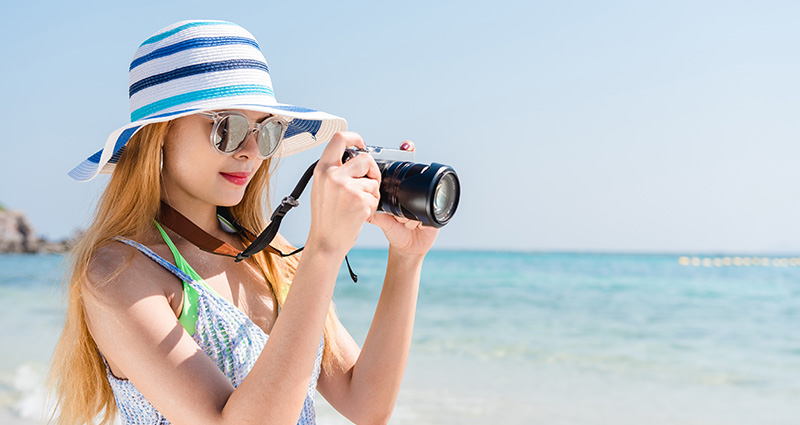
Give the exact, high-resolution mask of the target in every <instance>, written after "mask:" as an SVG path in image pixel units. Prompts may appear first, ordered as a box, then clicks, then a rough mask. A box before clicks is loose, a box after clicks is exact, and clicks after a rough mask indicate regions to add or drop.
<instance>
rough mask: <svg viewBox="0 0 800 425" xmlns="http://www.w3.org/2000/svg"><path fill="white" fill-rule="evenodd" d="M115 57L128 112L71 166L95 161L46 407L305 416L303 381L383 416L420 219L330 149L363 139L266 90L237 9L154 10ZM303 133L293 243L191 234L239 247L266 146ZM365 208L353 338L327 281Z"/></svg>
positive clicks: (274, 150) (348, 407)
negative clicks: (364, 251)
mask: <svg viewBox="0 0 800 425" xmlns="http://www.w3.org/2000/svg"><path fill="white" fill-rule="evenodd" d="M130 74H131V86H130V102H131V120H132V122H131V124H129V125H127V126H125V127H123V128H122V129H120V130H118V131H116V132H114V133H112V134H111V136H110V137H109V139H108V141H107V143H106V146H105V147H104V148H103V149H102V150H101V151H99V152H97V153H96V154H95V155H93V156H92V157H90V158H89V159H87V160H86V161H84V162H83V163H82V164H81V165H79V166H78V167H76V168H75V169H74V170H73V171H72V172H71V175H72V176H73V177H75V178H76V179H79V180H88V179H90V178H93V177H94V176H95V175H96V174H98V173H100V172H110V173H112V177H111V180H110V182H109V184H108V187H107V188H106V190H105V192H104V193H103V195H102V197H101V199H100V201H99V203H98V207H97V213H96V217H95V220H94V222H93V223H92V224H91V226H90V227H89V229H88V230H87V232H86V234H85V236H84V237H83V239H82V240H81V241H80V243H79V244H78V246H77V247H76V248H75V250H74V252H73V254H72V256H73V260H74V265H73V269H72V275H71V281H70V294H69V306H68V311H67V320H66V322H65V326H64V331H63V333H62V336H61V339H60V341H59V345H58V347H57V350H56V353H55V356H54V358H55V360H54V365H53V374H52V383H53V387H54V390H55V392H56V394H57V397H58V401H59V408H60V413H59V419H58V422H59V423H63V424H73V423H89V422H92V421H94V420H96V419H97V418H99V419H101V420H103V421H105V422H108V421H110V420H112V419H113V418H114V416H115V415H116V413H117V412H118V413H119V416H120V417H121V419H122V422H123V423H126V424H160V423H167V422H170V423H174V424H249V423H269V424H294V423H302V424H309V423H314V405H313V397H314V393H315V391H316V390H319V392H320V393H321V394H322V395H323V396H324V397H325V398H326V399H327V400H328V401H329V402H330V404H331V405H332V406H333V407H335V408H336V409H337V410H338V411H339V412H341V413H342V414H343V415H344V416H346V417H347V418H349V419H350V420H351V421H353V422H355V423H385V422H387V421H388V418H389V417H390V415H391V412H392V409H393V406H394V403H395V400H396V397H397V394H398V391H399V387H400V382H401V379H402V375H403V371H404V368H405V363H406V359H407V356H408V350H409V345H410V341H411V333H412V327H413V321H414V311H415V304H416V299H417V290H418V286H419V276H420V269H421V265H422V260H423V257H424V256H425V254H426V253H427V251H428V250H429V249H430V247H431V245H432V244H433V241H434V239H435V237H436V234H437V230H435V229H433V228H427V227H420V226H419V223H418V222H411V221H408V220H405V219H400V218H395V217H392V216H389V215H384V214H376V213H375V212H376V208H377V204H378V199H379V192H378V188H379V180H380V172H379V171H378V168H377V165H376V164H375V161H374V160H373V159H372V158H371V157H370V156H369V155H358V156H356V157H355V158H353V159H351V160H349V161H347V162H346V163H344V164H343V163H342V161H341V158H342V155H343V153H344V150H345V148H346V147H349V146H356V147H361V148H363V147H365V145H364V142H363V140H361V138H360V137H359V136H358V135H357V134H355V133H349V132H343V131H342V130H344V129H345V126H346V124H345V122H344V120H342V119H341V118H338V117H335V116H332V115H329V114H326V113H323V112H319V111H314V110H310V109H306V108H300V107H295V106H290V105H283V104H278V103H277V102H276V101H275V98H274V95H273V92H272V87H271V81H270V78H269V73H268V68H267V65H266V61H265V60H264V58H263V55H262V54H261V52H260V50H259V48H258V44H257V43H256V41H255V39H253V37H252V35H250V34H249V33H248V32H247V31H246V30H244V29H242V28H241V27H238V26H236V25H234V24H231V23H228V22H219V21H186V22H179V23H176V24H174V25H171V26H169V27H167V28H164V29H163V30H161V31H159V32H158V33H156V34H155V35H154V36H152V37H150V38H149V39H147V40H146V41H145V42H144V43H143V44H142V45H141V46H140V47H139V49H138V51H137V53H136V55H135V57H134V60H133V62H132V64H131V70H130ZM319 143H327V146H326V148H325V150H324V152H323V153H322V156H321V158H320V161H319V163H318V165H317V166H316V168H315V170H314V179H313V186H312V189H311V196H310V206H311V214H312V217H311V227H310V230H309V236H308V240H307V242H306V245H305V250H304V251H303V253H302V257H301V258H299V259H298V256H289V257H285V258H284V257H281V256H280V255H278V252H284V253H287V252H289V251H291V250H292V247H291V246H289V244H288V243H287V242H286V241H285V240H284V239H283V238H282V237H280V236H278V237H277V238H276V239H275V240H274V241H273V242H272V244H271V246H270V248H269V249H267V250H265V251H262V252H259V253H257V254H255V255H253V256H252V257H250V258H248V259H246V260H244V261H241V262H236V261H233V260H232V259H231V258H229V257H227V256H222V255H217V254H215V253H211V252H209V251H213V250H214V249H215V248H214V247H215V246H216V247H220V246H223V247H227V248H226V249H228V250H229V251H230V252H237V251H242V250H244V249H245V248H246V247H247V246H248V245H249V240H250V239H252V235H251V234H249V233H248V232H247V230H248V229H249V230H252V231H255V232H258V231H260V230H261V229H263V228H264V227H265V226H266V224H267V220H266V219H265V218H264V204H265V202H264V199H265V196H268V194H267V187H268V182H269V176H270V172H271V170H270V165H271V163H272V158H273V157H274V156H276V155H279V156H283V155H288V154H291V153H295V152H298V151H300V150H303V149H307V148H309V147H312V146H314V145H316V144H319ZM404 146H405V147H406V148H407V149H413V145H412V144H411V143H410V142H408V143H407V144H404ZM267 199H268V198H267ZM218 207H223V208H221V209H218ZM225 207H229V208H225ZM365 222H371V223H373V224H376V225H378V226H380V227H381V228H382V229H383V231H384V233H385V235H386V237H387V239H388V241H389V246H390V248H389V260H388V265H387V270H386V278H385V282H384V286H383V291H382V294H381V298H380V301H379V304H378V308H377V311H376V313H375V316H374V318H373V322H372V326H371V328H370V331H369V334H368V336H367V338H366V340H365V342H364V346H363V348H362V349H359V347H358V346H357V345H356V343H355V342H354V341H353V339H352V337H351V336H350V335H349V334H348V333H347V331H346V330H345V329H344V328H343V327H342V325H341V323H340V322H339V321H338V319H337V318H336V315H335V314H334V310H333V308H332V304H331V297H332V294H333V289H334V284H335V280H336V276H337V274H338V270H339V267H340V265H341V263H342V259H343V258H344V256H345V254H346V253H347V251H348V250H349V249H350V248H351V247H352V246H353V244H354V243H355V241H356V238H357V236H358V234H359V232H360V230H361V228H362V226H363V225H364V223H365ZM187 226H188V227H187ZM192 226H196V227H192ZM187 228H188V229H193V230H188V231H187V230H186V229H187ZM237 229H238V230H237ZM198 235H201V236H202V237H199V239H198ZM204 238H205V240H206V241H208V240H211V241H216V242H214V243H212V244H211V245H212V247H211V248H209V246H207V245H208V244H206V245H204V244H202V243H200V242H198V240H204ZM209 238H210V239H209ZM290 288H291V290H290Z"/></svg>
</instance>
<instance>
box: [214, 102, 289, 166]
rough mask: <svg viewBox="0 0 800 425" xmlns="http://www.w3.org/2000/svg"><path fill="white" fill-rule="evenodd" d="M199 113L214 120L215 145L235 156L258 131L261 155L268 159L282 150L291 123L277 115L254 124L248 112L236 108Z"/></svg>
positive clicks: (257, 137)
mask: <svg viewBox="0 0 800 425" xmlns="http://www.w3.org/2000/svg"><path fill="white" fill-rule="evenodd" d="M198 115H200V116H202V117H205V118H209V119H211V120H213V121H214V127H212V129H211V145H212V146H214V149H216V150H217V151H218V152H219V153H221V154H224V155H233V154H235V153H236V152H239V151H240V150H242V148H243V147H244V145H245V144H246V143H247V139H248V138H250V134H251V133H253V132H255V133H256V136H255V137H256V141H257V142H258V157H259V158H261V159H267V158H269V157H271V156H272V155H274V154H275V152H276V151H277V150H278V147H279V146H280V144H281V141H282V140H283V136H284V134H286V128H287V127H289V123H288V122H286V121H285V120H284V119H283V118H280V117H278V116H275V115H273V116H271V117H268V118H266V119H264V121H261V122H260V123H253V122H252V121H251V120H250V118H249V117H248V116H247V115H245V114H243V113H241V112H236V111H223V112H201V113H199V114H198Z"/></svg>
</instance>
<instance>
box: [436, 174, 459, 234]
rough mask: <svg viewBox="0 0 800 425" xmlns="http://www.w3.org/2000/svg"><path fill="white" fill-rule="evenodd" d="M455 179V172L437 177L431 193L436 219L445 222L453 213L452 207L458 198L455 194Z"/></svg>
mask: <svg viewBox="0 0 800 425" xmlns="http://www.w3.org/2000/svg"><path fill="white" fill-rule="evenodd" d="M457 184H458V183H457V180H456V178H455V174H453V173H446V174H444V175H443V176H442V178H441V179H439V182H438V183H437V184H436V189H435V190H434V195H433V216H434V217H435V218H436V221H438V222H440V223H446V222H447V221H449V220H450V217H451V216H452V214H453V207H454V206H455V204H456V201H457V200H458V195H457V194H456V192H457V190H458V188H457Z"/></svg>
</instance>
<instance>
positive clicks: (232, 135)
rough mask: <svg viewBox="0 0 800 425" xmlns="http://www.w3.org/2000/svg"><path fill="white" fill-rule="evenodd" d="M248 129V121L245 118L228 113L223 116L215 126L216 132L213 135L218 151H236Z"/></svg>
mask: <svg viewBox="0 0 800 425" xmlns="http://www.w3.org/2000/svg"><path fill="white" fill-rule="evenodd" d="M248 130H250V123H249V122H248V121H247V118H245V117H242V116H239V115H228V116H226V117H223V118H222V119H221V120H220V122H219V125H218V126H217V133H216V134H215V135H214V143H215V145H216V146H217V149H219V150H220V152H224V153H232V152H236V151H237V150H238V149H239V146H241V144H242V142H243V141H244V140H245V137H246V136H247V132H248Z"/></svg>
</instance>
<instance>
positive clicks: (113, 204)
mask: <svg viewBox="0 0 800 425" xmlns="http://www.w3.org/2000/svg"><path fill="white" fill-rule="evenodd" d="M170 126H171V123H170V122H164V123H155V124H150V125H147V126H145V127H144V128H142V129H141V130H140V131H138V132H137V133H136V134H135V135H134V136H133V137H131V139H130V141H129V142H128V143H127V145H126V147H125V150H124V152H123V154H122V156H121V157H120V159H119V162H118V163H117V166H116V168H115V170H114V173H113V174H112V176H111V181H110V182H109V184H108V186H107V187H106V189H105V191H104V192H103V194H102V196H101V197H100V199H99V201H98V204H97V210H96V214H95V219H94V221H93V222H92V223H91V224H90V225H89V228H88V229H87V230H86V232H84V233H83V236H82V237H81V239H80V240H79V241H78V243H77V244H76V246H75V247H74V248H73V249H72V251H71V252H70V255H69V260H70V268H71V274H70V275H68V276H67V277H66V279H67V280H68V286H69V296H68V300H67V315H66V320H65V322H64V329H63V330H62V332H61V337H60V338H59V341H58V345H57V346H56V349H55V352H54V354H53V363H52V367H51V370H50V379H49V384H50V388H51V390H52V392H53V394H54V396H55V398H56V402H57V406H58V417H57V419H55V421H56V423H58V424H60V425H72V424H85V423H94V422H95V421H99V423H101V424H107V423H110V422H111V421H113V419H114V417H115V415H116V409H117V407H116V403H115V401H114V394H113V392H112V390H111V385H110V384H109V382H108V378H107V376H106V366H105V363H104V362H103V359H102V358H101V356H100V351H99V349H98V347H97V345H96V344H95V342H94V340H93V339H92V336H91V334H90V333H89V328H88V327H87V325H86V317H85V313H84V309H83V302H84V297H83V295H84V291H85V290H86V288H85V285H86V283H87V272H88V269H89V267H90V265H91V261H92V259H93V257H94V255H95V253H96V252H97V250H98V249H99V248H101V247H103V246H104V245H107V244H110V243H113V241H114V237H116V236H122V237H126V238H129V239H133V240H145V239H147V238H148V237H151V235H152V234H153V232H154V224H153V219H154V218H155V217H157V215H158V212H159V206H160V201H161V172H160V170H161V146H162V145H163V142H164V140H165V139H166V136H167V133H168V132H169V129H170ZM271 168H272V167H271V160H267V161H265V162H264V163H263V164H262V165H261V167H260V168H259V169H258V170H257V171H256V173H255V174H254V175H253V179H252V180H251V182H250V184H249V185H248V186H247V189H246V190H245V193H244V197H243V198H242V201H241V202H239V204H238V205H236V206H234V207H231V212H232V213H233V215H234V217H235V218H236V220H237V221H238V222H239V223H240V224H241V225H242V226H244V227H245V228H247V229H250V230H253V231H256V232H258V231H260V230H261V229H263V228H264V227H265V226H266V224H267V220H266V218H265V215H264V211H265V209H268V204H269V179H270V175H271V173H272V172H273V170H272V169H271ZM243 241H244V240H243ZM271 245H272V246H273V247H275V248H277V249H278V250H280V251H283V252H289V251H291V250H292V249H293V247H291V246H288V245H286V244H284V243H281V242H280V241H278V239H277V238H276V239H275V240H274V241H273V242H272V244H271ZM265 252H267V250H265V251H262V252H260V253H258V254H256V255H254V256H252V257H251V258H252V260H253V261H254V262H255V264H256V265H257V267H258V269H260V270H261V272H262V273H263V275H264V279H265V281H266V284H267V285H268V286H269V289H270V290H271V291H272V292H273V293H274V294H275V298H276V299H277V300H278V303H279V304H280V305H283V302H284V301H285V299H286V295H287V294H288V292H289V287H290V286H291V282H292V279H293V277H294V273H295V270H296V269H297V264H298V261H299V259H298V258H296V256H292V257H286V258H281V257H280V256H278V255H275V254H265ZM126 266H127V264H120V265H119V271H121V270H122V268H123V267H126ZM119 271H118V273H119ZM93 283H94V284H98V282H93ZM99 284H103V282H100V283H99ZM335 314H336V313H335V311H334V307H333V303H331V306H330V308H329V311H328V318H327V320H326V323H325V330H324V335H325V349H324V354H323V364H325V366H326V369H328V367H330V366H333V365H334V364H336V363H337V362H338V361H339V360H340V359H341V353H339V352H338V350H337V349H336V348H335V347H336V344H335V343H334V338H335V330H336V327H335V323H336V322H335V318H336V316H335Z"/></svg>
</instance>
